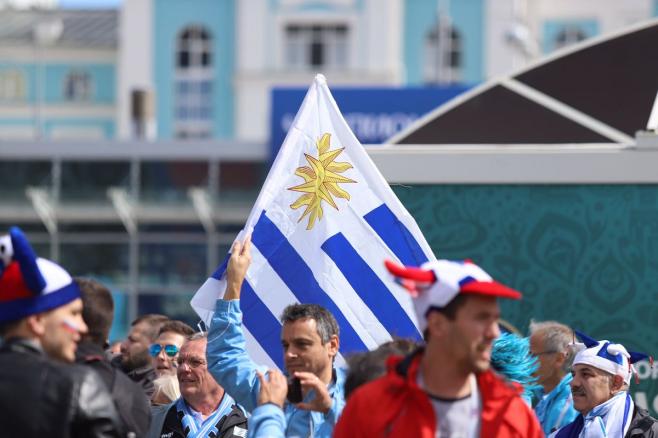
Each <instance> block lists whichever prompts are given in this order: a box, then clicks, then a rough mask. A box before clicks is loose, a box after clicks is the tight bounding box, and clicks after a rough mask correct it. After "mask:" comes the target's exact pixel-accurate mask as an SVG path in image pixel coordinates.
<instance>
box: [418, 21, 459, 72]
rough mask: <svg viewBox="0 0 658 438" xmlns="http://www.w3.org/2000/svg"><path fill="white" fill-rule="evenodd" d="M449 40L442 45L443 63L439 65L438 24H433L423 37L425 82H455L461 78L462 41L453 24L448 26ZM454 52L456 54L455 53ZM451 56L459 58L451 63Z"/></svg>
mask: <svg viewBox="0 0 658 438" xmlns="http://www.w3.org/2000/svg"><path fill="white" fill-rule="evenodd" d="M448 31H449V32H450V41H449V43H448V44H446V45H445V46H443V48H442V49H443V54H442V56H443V59H444V63H443V64H442V66H441V67H439V59H438V55H439V50H440V47H439V38H438V36H439V35H438V32H439V30H438V25H437V24H434V26H432V27H431V28H430V30H429V32H428V33H426V34H425V37H424V38H423V66H422V67H423V80H424V82H425V83H431V84H438V83H448V84H449V83H455V82H459V81H461V80H462V77H463V70H464V69H463V65H464V41H463V37H462V35H461V32H459V30H458V29H457V28H456V27H455V26H449V27H448ZM455 54H456V55H455ZM453 56H457V57H458V58H459V60H460V62H459V64H456V65H452V59H453Z"/></svg>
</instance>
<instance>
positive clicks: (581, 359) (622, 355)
mask: <svg viewBox="0 0 658 438" xmlns="http://www.w3.org/2000/svg"><path fill="white" fill-rule="evenodd" d="M576 335H577V336H578V338H579V339H580V340H581V341H582V343H581V342H577V343H573V344H572V346H573V348H574V350H575V351H576V356H575V357H574V360H573V364H574V365H579V364H583V365H590V366H593V367H594V368H597V369H599V370H602V371H605V372H608V373H610V374H612V375H616V376H621V377H622V378H623V379H624V382H625V383H626V384H627V385H628V384H630V383H631V376H632V375H633V374H634V373H635V368H634V367H633V364H634V363H636V362H639V361H641V360H644V359H649V360H651V362H653V359H652V358H651V357H649V355H647V354H644V353H637V352H634V351H628V350H626V347H624V346H623V345H621V344H613V343H612V342H610V341H608V340H605V339H604V340H602V341H597V340H596V339H593V338H590V337H589V336H587V335H585V334H583V333H580V332H578V331H576Z"/></svg>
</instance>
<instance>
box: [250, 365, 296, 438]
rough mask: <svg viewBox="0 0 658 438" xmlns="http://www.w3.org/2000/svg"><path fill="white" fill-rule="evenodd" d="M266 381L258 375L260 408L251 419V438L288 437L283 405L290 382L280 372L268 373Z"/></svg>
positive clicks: (261, 375) (272, 371) (262, 376)
mask: <svg viewBox="0 0 658 438" xmlns="http://www.w3.org/2000/svg"><path fill="white" fill-rule="evenodd" d="M267 374H268V378H269V379H266V378H265V376H264V375H263V374H262V373H258V380H259V383H260V392H259V394H258V407H257V408H256V409H254V412H253V413H252V415H251V418H249V435H248V436H249V437H250V438H284V437H285V435H286V424H287V423H286V417H285V414H284V412H283V405H284V403H285V401H286V395H287V394H288V381H287V380H286V378H285V376H284V375H283V374H281V373H280V372H279V371H274V370H270V371H268V373H267Z"/></svg>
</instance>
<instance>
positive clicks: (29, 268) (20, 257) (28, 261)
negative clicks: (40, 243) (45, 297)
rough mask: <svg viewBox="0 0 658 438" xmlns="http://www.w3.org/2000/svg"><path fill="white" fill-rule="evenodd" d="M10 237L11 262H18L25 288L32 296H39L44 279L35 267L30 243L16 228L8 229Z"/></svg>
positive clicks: (35, 262) (34, 258)
mask: <svg viewBox="0 0 658 438" xmlns="http://www.w3.org/2000/svg"><path fill="white" fill-rule="evenodd" d="M9 235H10V236H11V245H12V247H13V250H14V255H13V257H12V259H13V260H16V262H18V267H19V268H20V270H21V276H22V277H23V282H25V285H26V286H27V288H28V289H29V290H30V292H32V293H33V294H34V295H39V294H41V292H42V291H43V289H44V288H45V287H46V279H45V278H43V275H41V271H39V266H38V265H37V256H36V254H34V251H33V250H32V247H31V246H30V242H28V240H27V237H25V234H23V231H21V229H20V228H18V227H11V228H10V229H9Z"/></svg>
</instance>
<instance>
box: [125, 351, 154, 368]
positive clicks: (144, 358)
mask: <svg viewBox="0 0 658 438" xmlns="http://www.w3.org/2000/svg"><path fill="white" fill-rule="evenodd" d="M121 364H122V365H123V369H124V370H125V371H133V370H136V369H137V368H143V367H145V366H147V365H150V364H151V356H149V354H148V351H146V350H145V351H143V352H140V353H137V354H134V355H132V356H128V357H125V356H123V357H122V360H121Z"/></svg>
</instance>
